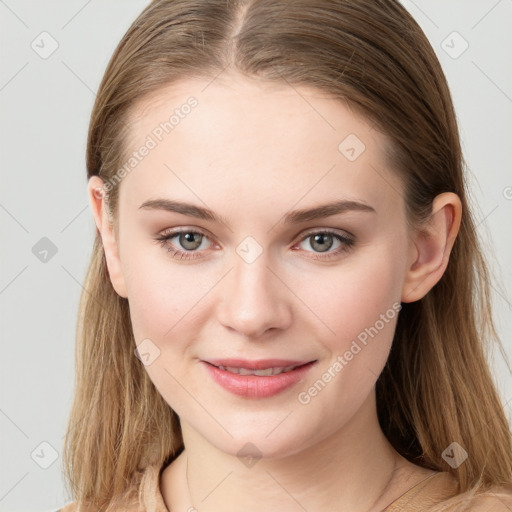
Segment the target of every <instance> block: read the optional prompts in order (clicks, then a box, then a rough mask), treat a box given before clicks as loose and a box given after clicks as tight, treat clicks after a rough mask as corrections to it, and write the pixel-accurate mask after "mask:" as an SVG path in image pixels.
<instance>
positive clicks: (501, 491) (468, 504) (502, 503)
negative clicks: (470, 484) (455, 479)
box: [461, 486, 512, 512]
mask: <svg viewBox="0 0 512 512" xmlns="http://www.w3.org/2000/svg"><path fill="white" fill-rule="evenodd" d="M462 496H463V495H462ZM464 502H465V503H464ZM463 503H464V504H465V507H464V508H462V509H461V510H463V511H464V512H465V511H467V512H510V511H511V510H512V487H511V488H506V487H498V486H495V487H492V488H491V489H489V490H487V491H485V492H482V493H479V494H476V495H475V496H472V497H471V498H469V499H466V500H463Z"/></svg>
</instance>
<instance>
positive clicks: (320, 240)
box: [312, 233, 332, 252]
mask: <svg viewBox="0 0 512 512" xmlns="http://www.w3.org/2000/svg"><path fill="white" fill-rule="evenodd" d="M326 238H327V240H328V242H329V241H330V243H328V244H327V246H326V245H325V241H326ZM317 244H319V246H318V247H315V245H317ZM312 246H313V248H314V249H317V248H318V250H319V251H320V252H325V251H328V250H329V249H330V248H331V247H332V235H329V234H328V233H322V234H319V235H315V236H314V237H313V244H312Z"/></svg>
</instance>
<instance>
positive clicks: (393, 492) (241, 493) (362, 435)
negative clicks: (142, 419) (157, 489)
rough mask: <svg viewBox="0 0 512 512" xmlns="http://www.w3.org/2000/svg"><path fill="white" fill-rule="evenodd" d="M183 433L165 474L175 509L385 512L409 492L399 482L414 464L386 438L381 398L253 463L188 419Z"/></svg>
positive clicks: (171, 507) (166, 497)
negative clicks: (318, 437)
mask: <svg viewBox="0 0 512 512" xmlns="http://www.w3.org/2000/svg"><path fill="white" fill-rule="evenodd" d="M182 432H183V439H184V444H185V448H186V449H185V450H184V451H183V452H182V454H181V455H180V456H179V457H178V458H177V459H176V460H175V461H174V462H173V463H172V464H171V465H170V466H169V467H168V468H167V469H166V470H165V471H164V473H163V475H162V494H163V497H164V501H165V503H166V505H167V507H168V508H169V510H172V511H177V510H178V511H179V510H188V509H189V508H190V507H194V508H195V509H197V510H201V512H217V511H219V510H222V511H223V512H235V511H238V510H240V509H242V508H243V509H244V510H245V511H246V512H256V511H261V510H267V509H271V510H272V509H273V510H280V511H283V512H292V511H293V512H296V511H297V510H299V508H303V509H305V510H308V511H310V512H312V511H317V510H322V511H323V512H326V511H331V510H332V511H337V512H349V511H350V512H353V511H354V510H359V511H365V512H366V511H368V512H379V511H380V510H382V509H383V508H385V507H386V506H387V505H388V504H389V503H390V502H391V501H393V499H395V498H397V497H398V496H399V494H401V492H403V491H404V490H405V489H404V487H403V485H404V481H403V480H401V481H400V478H401V477H402V476H403V474H404V468H405V467H406V466H407V465H408V466H412V464H411V463H409V462H408V461H406V460H405V459H403V458H402V457H401V456H400V455H399V454H398V453H397V452H396V451H395V450H394V449H393V447H392V446H391V445H390V443H389V442H388V441H387V439H386V437H385V436H384V434H383V432H382V430H381V428H380V425H379V423H378V418H377V413H376V406H375V396H374V394H372V395H370V396H369V398H368V400H367V401H366V402H365V403H364V404H363V405H362V407H361V408H360V409H359V411H357V413H356V414H355V415H354V416H353V417H352V418H351V420H350V422H349V423H348V424H346V425H344V426H343V427H342V428H341V429H339V430H338V431H336V432H333V433H332V434H331V435H329V436H327V437H326V438H324V439H323V440H322V441H321V442H319V443H317V444H315V445H313V446H310V447H309V448H307V449H305V450H302V451H297V452H296V453H294V454H291V455H288V456H286V457H282V458H265V457H263V458H261V459H256V460H253V461H252V463H251V461H249V460H245V461H244V460H241V459H240V458H239V457H237V456H236V455H231V454H228V453H225V452H224V451H221V450H219V449H217V448H216V447H215V446H213V445H212V444H211V443H209V442H208V441H207V440H206V439H205V438H204V437H202V436H201V435H200V434H198V433H197V431H196V430H194V429H193V428H192V427H191V426H190V425H188V424H187V423H185V422H182ZM168 470H170V471H168ZM399 474H400V478H398V475H399ZM422 476H424V473H422ZM409 484H410V480H409ZM298 507H299V508H298Z"/></svg>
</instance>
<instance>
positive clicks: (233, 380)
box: [202, 361, 315, 398]
mask: <svg viewBox="0 0 512 512" xmlns="http://www.w3.org/2000/svg"><path fill="white" fill-rule="evenodd" d="M314 363H315V362H314V361H313V362H311V363H307V364H305V365H302V366H299V367H298V368H296V369H295V370H292V371H290V372H286V373H280V374H279V375H271V376H268V377H259V376H258V375H238V374H236V373H231V372H228V371H226V370H221V369H220V368H217V367H216V366H213V365H212V364H210V363H207V362H205V361H202V364H203V366H205V367H206V370H207V371H208V372H209V373H210V375H211V377H212V378H213V380H214V381H215V382H217V383H218V384H220V385H221V386H222V387H223V388H224V389H226V390H227V391H230V392H231V393H233V394H235V395H238V396H243V397H245V398H266V397H269V396H273V395H277V394H278V393H280V392H281V391H284V390H285V389H287V388H289V387H291V386H293V385H294V384H297V383H298V382H299V381H301V380H302V379H303V378H304V377H305V375H306V373H307V372H308V371H309V370H310V368H311V367H312V366H313V365H314Z"/></svg>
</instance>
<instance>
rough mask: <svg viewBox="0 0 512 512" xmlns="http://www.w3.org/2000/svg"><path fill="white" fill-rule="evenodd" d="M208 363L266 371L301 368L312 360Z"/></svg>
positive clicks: (213, 361)
mask: <svg viewBox="0 0 512 512" xmlns="http://www.w3.org/2000/svg"><path fill="white" fill-rule="evenodd" d="M204 361H205V362H206V363H210V364H213V365H214V366H224V367H227V366H229V367H231V368H246V369H247V370H266V369H267V368H286V367H288V366H301V365H303V364H307V363H312V362H313V361H312V360H309V361H308V360H302V361H297V360H291V359H258V360H255V361H249V360H247V359H232V358H230V359H205V360H204Z"/></svg>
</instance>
